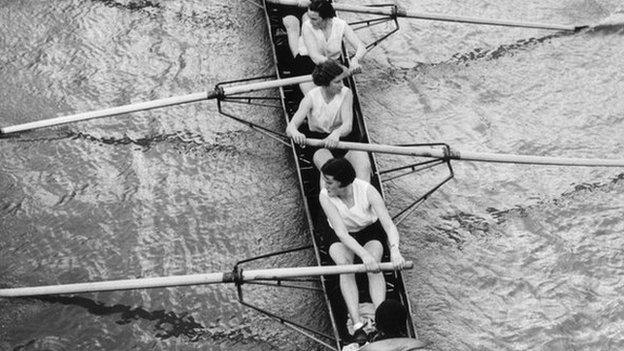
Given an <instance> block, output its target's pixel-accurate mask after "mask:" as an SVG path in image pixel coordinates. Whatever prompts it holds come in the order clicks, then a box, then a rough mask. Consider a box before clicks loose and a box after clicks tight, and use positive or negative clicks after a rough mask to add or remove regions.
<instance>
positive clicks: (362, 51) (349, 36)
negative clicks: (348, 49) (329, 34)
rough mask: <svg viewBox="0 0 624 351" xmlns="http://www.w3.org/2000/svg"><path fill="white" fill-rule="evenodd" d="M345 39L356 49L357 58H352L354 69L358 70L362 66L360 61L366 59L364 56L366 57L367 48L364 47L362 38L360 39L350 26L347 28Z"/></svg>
mask: <svg viewBox="0 0 624 351" xmlns="http://www.w3.org/2000/svg"><path fill="white" fill-rule="evenodd" d="M344 37H345V39H346V40H347V42H348V43H349V44H351V46H353V47H354V48H355V56H353V57H352V58H351V65H352V69H353V68H358V67H359V65H360V64H359V62H360V60H361V59H362V57H364V55H366V46H365V45H364V43H362V41H361V40H360V38H358V36H357V35H356V34H355V32H354V31H353V29H352V28H351V27H350V26H348V25H347V27H346V28H345V32H344Z"/></svg>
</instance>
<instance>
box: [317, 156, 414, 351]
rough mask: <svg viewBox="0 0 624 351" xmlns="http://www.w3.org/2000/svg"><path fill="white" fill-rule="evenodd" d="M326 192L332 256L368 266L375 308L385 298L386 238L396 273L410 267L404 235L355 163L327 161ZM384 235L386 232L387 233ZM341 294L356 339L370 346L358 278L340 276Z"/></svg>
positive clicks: (337, 260) (321, 196)
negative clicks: (403, 249)
mask: <svg viewBox="0 0 624 351" xmlns="http://www.w3.org/2000/svg"><path fill="white" fill-rule="evenodd" d="M321 175H322V178H323V180H324V188H323V189H321V192H320V194H319V202H320V203H321V207H322V208H323V211H324V212H325V215H326V216H327V221H328V222H329V225H330V227H331V228H332V229H333V231H334V234H335V235H334V236H333V237H332V238H330V241H331V242H333V243H332V244H331V245H330V247H329V255H330V256H331V258H332V259H333V260H334V262H335V263H336V264H339V265H344V264H353V259H354V256H355V255H357V256H358V257H359V258H360V259H361V260H362V263H364V265H365V266H366V268H367V270H368V271H369V273H368V290H369V293H370V297H371V300H372V303H373V305H375V308H377V307H379V305H380V304H381V303H382V302H383V301H384V300H385V299H386V281H385V279H384V276H383V274H382V273H380V272H379V262H381V258H382V256H383V251H384V248H383V246H382V244H381V242H380V241H379V240H380V239H381V238H385V237H386V235H387V238H388V245H389V247H390V260H391V261H392V263H393V264H394V267H395V269H402V268H404V267H405V259H403V256H402V255H401V252H400V251H399V232H398V231H397V228H396V226H395V225H394V223H393V222H392V218H391V217H390V215H389V213H388V209H387V208H386V205H385V204H384V202H383V199H382V197H381V195H380V194H379V192H378V191H377V189H375V187H373V186H372V185H370V184H369V183H368V182H365V181H363V180H360V179H357V178H355V171H354V169H353V167H352V166H351V164H350V163H349V162H348V161H347V160H345V159H340V158H334V159H331V160H329V161H327V162H326V163H325V164H324V165H323V167H322V168H321ZM384 232H385V233H384ZM340 291H341V292H342V296H343V298H344V301H345V304H346V306H347V311H348V312H349V316H350V317H351V320H352V321H353V330H354V333H353V338H354V340H355V341H356V342H358V343H360V344H362V343H364V342H366V339H367V335H366V333H365V332H364V330H363V329H364V323H363V322H362V320H361V319H360V314H359V310H358V305H359V294H358V287H357V283H356V280H355V275H354V274H342V275H340Z"/></svg>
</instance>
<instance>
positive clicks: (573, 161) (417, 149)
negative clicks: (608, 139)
mask: <svg viewBox="0 0 624 351" xmlns="http://www.w3.org/2000/svg"><path fill="white" fill-rule="evenodd" d="M306 144H308V145H311V146H323V145H324V142H323V141H322V140H320V139H306ZM336 148H337V149H345V150H359V151H367V152H379V153H386V154H396V155H410V156H422V157H434V158H445V157H448V158H449V159H451V160H463V161H476V162H495V163H517V164H531V165H551V166H588V167H624V159H593V158H566V157H547V156H527V155H511V154H494V153H480V152H466V151H459V150H455V149H452V148H451V151H450V152H448V153H446V152H445V151H444V150H441V149H439V148H438V149H436V148H433V147H429V146H394V145H383V144H364V143H353V142H346V141H341V142H339V143H338V145H337V146H336Z"/></svg>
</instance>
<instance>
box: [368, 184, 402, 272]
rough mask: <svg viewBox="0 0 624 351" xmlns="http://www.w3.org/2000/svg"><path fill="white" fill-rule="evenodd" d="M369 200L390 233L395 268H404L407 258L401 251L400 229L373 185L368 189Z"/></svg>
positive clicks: (389, 238)
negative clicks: (404, 257)
mask: <svg viewBox="0 0 624 351" xmlns="http://www.w3.org/2000/svg"><path fill="white" fill-rule="evenodd" d="M367 196H368V201H369V202H370V203H371V206H373V210H374V211H375V213H376V214H377V217H378V218H379V222H380V223H381V226H382V227H383V229H384V230H385V231H386V234H387V235H388V245H389V246H390V258H391V260H392V262H393V263H395V268H397V269H402V268H404V267H405V259H403V256H402V255H401V251H399V231H398V230H397V227H396V226H395V225H394V222H392V218H391V217H390V214H389V213H388V209H387V208H386V205H385V204H384V201H383V198H382V197H381V194H379V192H378V191H377V189H375V188H374V187H373V186H370V187H369V188H368V191H367Z"/></svg>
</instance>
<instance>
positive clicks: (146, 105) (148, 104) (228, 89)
mask: <svg viewBox="0 0 624 351" xmlns="http://www.w3.org/2000/svg"><path fill="white" fill-rule="evenodd" d="M311 80H312V76H311V75H306V76H298V77H291V78H285V79H276V80H272V81H264V82H258V83H249V84H240V85H235V86H224V87H223V88H222V91H219V90H214V91H210V92H201V93H194V94H188V95H182V96H174V97H169V98H164V99H158V100H152V101H145V102H138V103H135V104H129V105H123V106H117V107H111V108H107V109H103V110H98V111H91V112H83V113H78V114H75V115H70V116H62V117H56V118H50V119H44V120H40V121H35V122H29V123H24V124H18V125H14V126H9V127H4V128H0V134H9V133H17V132H23V131H26V130H31V129H37V128H44V127H52V126H57V125H61V124H65V123H71V122H79V121H86V120H89V119H94V118H102V117H111V116H117V115H122V114H125V113H131V112H137V111H147V110H151V109H155V108H160V107H166V106H173V105H181V104H186V103H190V102H197V101H202V100H208V99H215V98H218V97H220V96H230V95H235V94H242V93H248V92H252V91H258V90H264V89H272V88H277V87H282V86H287V85H295V84H299V83H304V82H309V81H311Z"/></svg>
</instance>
